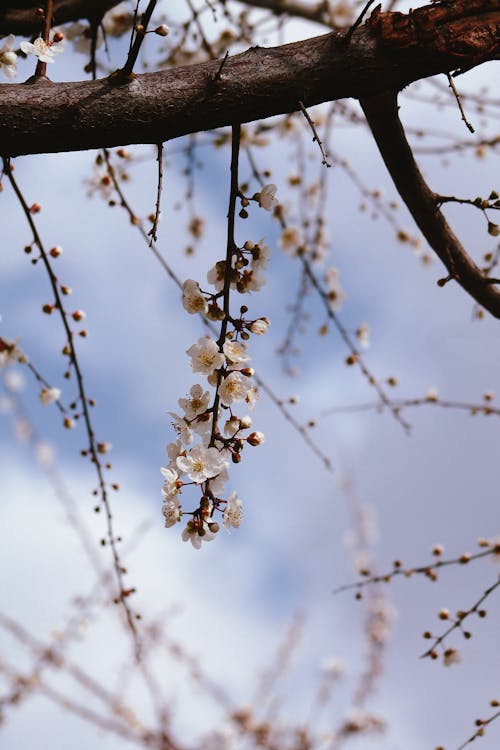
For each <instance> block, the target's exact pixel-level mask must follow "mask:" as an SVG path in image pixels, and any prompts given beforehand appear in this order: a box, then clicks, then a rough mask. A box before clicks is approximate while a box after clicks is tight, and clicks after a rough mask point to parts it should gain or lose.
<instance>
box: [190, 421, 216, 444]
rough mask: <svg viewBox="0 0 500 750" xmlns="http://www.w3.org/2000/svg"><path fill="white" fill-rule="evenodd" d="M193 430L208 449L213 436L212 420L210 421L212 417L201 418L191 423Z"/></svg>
mask: <svg viewBox="0 0 500 750" xmlns="http://www.w3.org/2000/svg"><path fill="white" fill-rule="evenodd" d="M191 429H192V430H193V432H195V433H196V434H197V435H199V436H200V437H201V439H202V441H203V444H204V445H205V446H206V447H207V448H208V444H209V442H210V437H211V434H212V420H211V419H210V415H209V417H208V419H206V418H203V417H201V418H200V417H199V418H197V419H195V420H193V422H191Z"/></svg>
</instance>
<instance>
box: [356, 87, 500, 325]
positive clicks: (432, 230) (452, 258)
mask: <svg viewBox="0 0 500 750" xmlns="http://www.w3.org/2000/svg"><path fill="white" fill-rule="evenodd" d="M360 104H361V106H362V107H363V111H364V113H365V115H366V119H367V121H368V124H369V126H370V128H371V131H372V133H373V137H374V138H375V141H376V143H377V146H378V148H379V151H380V153H381V155H382V158H383V160H384V163H385V166H386V167H387V170H388V172H389V174H390V175H391V177H392V179H393V181H394V184H395V186H396V188H397V190H398V192H399V194H400V196H401V198H402V199H403V201H404V202H405V204H406V206H407V207H408V210H409V211H410V213H411V215H412V216H413V218H414V220H415V222H416V224H417V226H418V228H419V229H420V231H421V232H422V234H423V235H424V237H425V238H426V240H427V242H428V243H429V245H430V246H431V247H432V249H433V250H434V252H435V253H436V254H437V255H438V257H439V258H440V259H441V260H442V262H443V263H444V265H445V266H446V268H447V269H448V272H449V275H450V279H454V280H455V281H456V282H457V283H458V284H460V286H461V287H462V288H463V289H465V290H466V291H467V292H468V293H469V294H470V295H471V297H473V298H474V299H475V300H476V301H477V302H478V303H479V304H480V305H482V306H483V307H484V308H485V309H486V310H488V311H489V312H490V313H491V314H492V315H494V316H495V317H496V318H500V292H499V291H498V290H497V289H496V288H495V287H494V286H493V285H492V284H491V283H488V280H487V279H486V278H485V276H484V274H483V273H482V271H481V269H480V268H479V267H478V266H477V265H476V264H475V263H474V261H473V260H472V259H471V258H470V256H469V255H468V253H467V252H466V250H465V248H464V247H463V245H462V244H461V242H460V240H459V239H458V237H457V236H456V235H455V234H454V232H453V231H452V229H451V227H450V226H449V224H448V223H447V221H446V219H445V218H444V216H443V214H442V212H441V211H440V210H439V207H438V203H439V196H438V195H436V194H435V193H434V192H433V191H432V190H431V189H430V188H429V186H428V185H427V183H426V182H425V180H424V178H423V176H422V173H421V172H420V170H419V168H418V166H417V164H416V162H415V159H414V158H413V154H412V151H411V148H410V145H409V143H408V141H407V140H406V135H405V132H404V129H403V126H402V124H401V120H400V119H399V116H398V105H397V94H396V92H385V93H383V94H378V95H376V96H372V97H368V98H364V99H361V101H360Z"/></svg>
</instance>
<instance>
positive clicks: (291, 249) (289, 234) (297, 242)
mask: <svg viewBox="0 0 500 750" xmlns="http://www.w3.org/2000/svg"><path fill="white" fill-rule="evenodd" d="M278 245H279V246H280V248H281V249H282V250H283V252H285V253H287V254H288V255H290V256H291V257H292V258H294V257H296V256H297V255H298V254H299V253H298V249H299V247H300V246H301V245H302V236H301V234H300V232H299V230H298V229H297V227H285V229H284V230H283V232H282V233H281V237H280V238H279V240H278Z"/></svg>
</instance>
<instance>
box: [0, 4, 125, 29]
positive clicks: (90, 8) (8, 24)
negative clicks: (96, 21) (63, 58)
mask: <svg viewBox="0 0 500 750" xmlns="http://www.w3.org/2000/svg"><path fill="white" fill-rule="evenodd" d="M19 4H21V5H30V3H19ZM1 5H2V6H4V5H5V6H7V7H6V8H3V9H2V8H0V34H2V35H7V34H20V35H21V36H30V35H31V34H36V33H37V32H38V31H39V30H40V17H39V16H37V15H36V10H37V7H38V6H39V5H40V3H36V2H35V0H33V2H32V3H31V7H22V8H12V7H11V8H9V7H8V6H9V2H8V0H7V2H5V3H1ZM12 5H15V3H12ZM42 5H43V3H42ZM114 5H118V0H55V2H54V15H53V18H54V21H53V25H54V26H58V25H59V24H63V23H68V22H69V21H79V20H81V19H82V18H87V19H92V18H95V17H102V16H103V15H104V14H105V13H106V11H108V10H109V9H110V8H112V7H113V6H114Z"/></svg>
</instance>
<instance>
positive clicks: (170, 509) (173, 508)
mask: <svg viewBox="0 0 500 750" xmlns="http://www.w3.org/2000/svg"><path fill="white" fill-rule="evenodd" d="M161 512H162V513H163V515H164V516H165V526H166V527H167V529H169V528H170V527H171V526H174V524H176V523H177V521H180V520H181V516H182V510H181V504H180V503H179V501H178V500H177V498H176V497H174V498H173V499H171V500H168V501H167V502H166V503H163V505H162V508H161Z"/></svg>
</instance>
